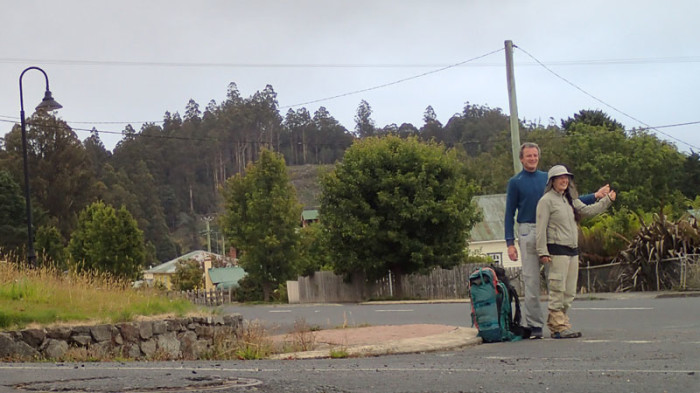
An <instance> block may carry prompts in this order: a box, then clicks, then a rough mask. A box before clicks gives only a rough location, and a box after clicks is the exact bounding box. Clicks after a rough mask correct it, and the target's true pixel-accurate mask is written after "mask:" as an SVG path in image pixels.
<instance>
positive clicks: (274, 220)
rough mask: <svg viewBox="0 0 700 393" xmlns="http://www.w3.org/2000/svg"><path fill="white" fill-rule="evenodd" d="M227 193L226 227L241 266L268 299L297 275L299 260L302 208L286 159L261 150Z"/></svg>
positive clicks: (232, 180)
mask: <svg viewBox="0 0 700 393" xmlns="http://www.w3.org/2000/svg"><path fill="white" fill-rule="evenodd" d="M223 192H224V199H225V211H224V214H223V216H222V219H221V227H222V228H223V230H224V233H225V234H226V235H227V237H228V239H229V241H230V242H232V243H233V245H234V246H235V247H236V248H238V249H239V250H240V251H241V253H242V255H241V257H240V264H241V266H242V267H243V269H245V271H246V273H247V274H248V277H249V278H250V279H251V280H253V281H254V282H257V283H258V284H259V285H260V286H261V287H262V289H263V297H264V300H265V301H267V300H269V298H270V294H271V293H272V290H273V289H274V287H276V286H277V285H278V284H280V283H284V282H285V281H286V280H288V279H290V278H293V277H294V275H295V274H296V271H295V266H296V261H297V259H298V247H299V234H298V228H299V225H300V220H301V205H299V203H298V201H297V198H296V192H295V190H294V187H293V186H292V184H291V183H290V182H289V177H288V174H287V169H286V166H285V163H284V158H283V157H282V156H281V155H280V154H278V153H274V152H272V151H270V150H267V149H262V150H261V152H260V154H259V158H258V160H257V161H255V163H252V164H250V165H248V167H247V168H246V173H245V175H243V174H237V175H236V176H234V177H232V178H230V179H229V180H228V181H227V182H226V185H225V188H224V191H223Z"/></svg>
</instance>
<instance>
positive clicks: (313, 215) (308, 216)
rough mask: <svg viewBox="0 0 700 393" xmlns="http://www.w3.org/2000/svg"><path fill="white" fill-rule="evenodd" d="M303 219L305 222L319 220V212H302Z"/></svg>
mask: <svg viewBox="0 0 700 393" xmlns="http://www.w3.org/2000/svg"><path fill="white" fill-rule="evenodd" d="M301 219H302V220H304V221H309V220H317V219H318V210H304V211H303V212H301Z"/></svg>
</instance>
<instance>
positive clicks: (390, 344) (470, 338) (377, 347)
mask: <svg viewBox="0 0 700 393" xmlns="http://www.w3.org/2000/svg"><path fill="white" fill-rule="evenodd" d="M477 333H478V331H477V330H476V329H473V328H465V327H457V328H455V329H454V330H452V331H449V332H447V333H443V334H436V335H432V336H426V337H416V338H406V339H402V340H393V341H387V342H385V343H381V344H373V345H355V346H349V347H343V346H334V347H330V348H326V349H319V350H314V351H305V352H293V353H283V354H276V355H273V356H270V359H277V360H280V359H288V360H301V359H327V358H330V357H331V351H332V350H335V351H344V352H346V353H347V357H360V356H379V355H395V354H405V353H419V352H434V351H441V350H446V349H456V348H462V347H467V346H472V345H477V344H481V337H477V336H476V335H477Z"/></svg>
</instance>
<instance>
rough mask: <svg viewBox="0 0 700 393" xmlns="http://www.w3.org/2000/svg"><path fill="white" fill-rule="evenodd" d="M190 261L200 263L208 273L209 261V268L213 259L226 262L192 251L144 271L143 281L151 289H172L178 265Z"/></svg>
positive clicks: (216, 256) (200, 251)
mask: <svg viewBox="0 0 700 393" xmlns="http://www.w3.org/2000/svg"><path fill="white" fill-rule="evenodd" d="M189 259H193V260H195V261H197V262H199V263H200V266H202V268H203V269H205V271H206V268H207V267H206V264H205V261H209V267H211V261H212V260H213V259H221V260H224V256H223V255H219V254H214V253H210V252H207V251H203V250H197V251H192V252H189V253H187V254H185V255H182V256H179V257H177V258H175V259H172V260H170V261H168V262H164V263H161V264H160V265H158V266H154V267H151V268H150V269H148V270H146V271H144V272H143V281H145V283H146V285H148V286H151V287H152V286H154V285H158V284H160V285H163V286H164V287H165V288H166V289H172V277H173V275H174V274H175V270H176V269H177V265H178V263H180V262H184V261H186V260H189Z"/></svg>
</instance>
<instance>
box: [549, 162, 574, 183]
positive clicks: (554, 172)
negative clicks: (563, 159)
mask: <svg viewBox="0 0 700 393" xmlns="http://www.w3.org/2000/svg"><path fill="white" fill-rule="evenodd" d="M561 175H569V176H571V177H574V174H573V173H571V172H569V170H568V169H566V167H565V166H564V165H555V166H553V167H551V168H550V169H549V172H547V182H549V181H550V180H552V179H553V178H555V177H557V176H561Z"/></svg>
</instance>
